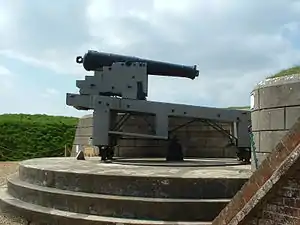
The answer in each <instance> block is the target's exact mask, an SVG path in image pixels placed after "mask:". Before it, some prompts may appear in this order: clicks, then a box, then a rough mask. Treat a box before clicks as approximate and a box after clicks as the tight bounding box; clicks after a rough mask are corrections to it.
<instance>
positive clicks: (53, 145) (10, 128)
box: [0, 114, 78, 161]
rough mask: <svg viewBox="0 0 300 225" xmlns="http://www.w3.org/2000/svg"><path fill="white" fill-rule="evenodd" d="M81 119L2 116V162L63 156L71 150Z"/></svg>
mask: <svg viewBox="0 0 300 225" xmlns="http://www.w3.org/2000/svg"><path fill="white" fill-rule="evenodd" d="M77 122H78V118H74V117H63V116H48V115H28V114H3V115H0V161H7V160H9V161H19V160H24V159H29V158H38V157H56V156H63V154H64V147H65V145H66V146H68V147H71V146H72V144H73V139H74V135H75V131H76V125H77Z"/></svg>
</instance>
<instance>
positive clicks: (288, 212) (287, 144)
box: [212, 118, 300, 225]
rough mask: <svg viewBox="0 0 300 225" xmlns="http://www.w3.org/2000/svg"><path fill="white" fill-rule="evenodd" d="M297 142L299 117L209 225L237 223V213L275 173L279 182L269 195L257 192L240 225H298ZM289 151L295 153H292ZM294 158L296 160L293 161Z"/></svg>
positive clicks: (299, 177) (299, 140)
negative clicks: (256, 197) (257, 200)
mask: <svg viewBox="0 0 300 225" xmlns="http://www.w3.org/2000/svg"><path fill="white" fill-rule="evenodd" d="M299 143H300V118H299V119H298V122H297V124H296V125H294V126H293V128H292V129H291V130H290V131H289V133H288V134H287V135H286V136H285V137H284V138H283V139H282V141H281V142H279V143H278V144H277V146H276V148H275V149H274V151H273V152H272V153H271V154H270V155H269V157H267V159H266V160H264V161H263V162H262V164H261V166H260V167H259V168H258V169H257V170H256V171H255V172H254V173H253V174H252V176H251V177H250V179H249V181H248V182H247V183H245V185H244V186H243V187H242V189H241V190H240V191H239V192H238V194H237V195H236V196H235V197H234V198H233V199H232V201H231V202H230V203H229V204H228V205H227V207H226V209H225V210H223V211H222V212H221V213H220V215H219V216H218V217H217V218H216V219H215V220H214V221H213V223H212V225H225V224H228V223H229V222H230V221H236V220H237V218H236V217H235V216H236V215H237V213H239V212H241V209H242V208H243V207H244V206H245V205H246V204H248V202H249V200H250V199H251V198H253V197H255V194H256V193H257V192H258V191H259V190H261V188H262V187H263V185H264V184H265V182H267V181H268V180H269V179H270V177H271V176H272V175H274V172H275V171H276V175H277V176H278V177H277V178H278V179H279V180H278V182H277V181H276V183H274V186H273V187H272V188H271V190H270V191H269V192H267V193H260V196H259V197H260V198H261V199H259V203H258V204H257V205H248V206H249V207H253V208H252V209H251V208H250V212H245V213H248V214H245V215H244V218H242V221H241V222H239V225H277V224H278V225H283V224H289V225H296V224H299V225H300V157H299V155H298V152H299V150H300V149H296V147H297V146H298V145H299ZM292 152H293V153H296V154H291V153H292ZM290 156H293V158H292V157H290ZM295 156H296V157H299V158H298V159H297V158H296V161H295V158H294V157H295ZM291 164H292V165H291ZM248 206H247V207H248ZM250 215H251V216H250Z"/></svg>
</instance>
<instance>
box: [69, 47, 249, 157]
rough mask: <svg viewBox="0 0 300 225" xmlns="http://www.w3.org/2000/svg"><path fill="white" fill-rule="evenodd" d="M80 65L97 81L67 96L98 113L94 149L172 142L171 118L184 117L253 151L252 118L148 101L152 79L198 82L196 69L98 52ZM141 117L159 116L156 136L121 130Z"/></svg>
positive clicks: (91, 80) (241, 113)
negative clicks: (129, 142)
mask: <svg viewBox="0 0 300 225" xmlns="http://www.w3.org/2000/svg"><path fill="white" fill-rule="evenodd" d="M76 62H77V63H79V64H82V65H83V67H84V69H85V70H87V71H93V72H94V76H86V77H85V80H77V81H76V86H77V87H78V88H79V94H72V93H67V98H66V101H67V105H69V106H73V107H75V108H76V109H78V110H93V137H92V141H93V145H94V146H98V147H99V148H102V147H108V146H109V147H113V146H115V145H116V144H117V143H118V139H119V138H122V137H125V136H126V137H135V138H147V139H164V140H169V138H170V137H171V136H172V133H173V132H174V130H176V129H172V130H170V128H169V122H168V121H169V118H170V117H185V118H190V122H189V123H192V122H193V121H199V120H200V121H204V122H206V123H207V124H209V125H211V126H212V127H214V128H215V129H217V130H219V131H220V132H223V133H224V134H226V135H227V136H228V139H229V140H230V143H232V144H233V145H235V146H236V147H237V149H239V150H242V151H244V150H245V149H250V136H249V133H248V126H249V125H250V124H251V121H250V120H251V119H250V112H247V111H244V110H235V109H222V108H214V107H202V106H191V105H184V104H171V103H163V102H155V101H148V100H147V96H148V75H154V76H169V77H181V78H189V79H195V78H196V77H198V76H199V71H198V70H197V67H196V66H185V65H178V64H171V63H166V62H159V61H153V60H148V59H142V58H137V57H130V56H123V55H117V54H110V53H103V52H97V51H88V52H87V53H86V54H85V55H84V56H83V57H82V56H78V57H77V58H76ZM141 114H146V115H152V116H154V118H155V123H154V127H153V132H152V133H147V134H146V133H132V132H123V131H122V126H123V124H124V123H125V122H126V120H127V119H128V118H129V116H130V115H141ZM120 115H122V116H121V118H120ZM118 118H120V119H118ZM216 121H223V122H229V123H231V124H232V129H231V132H227V131H225V130H223V129H222V127H220V126H218V124H217V123H216ZM184 125H185V124H182V125H181V127H182V126H184ZM247 160H249V157H248V159H247Z"/></svg>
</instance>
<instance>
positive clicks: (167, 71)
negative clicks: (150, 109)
mask: <svg viewBox="0 0 300 225" xmlns="http://www.w3.org/2000/svg"><path fill="white" fill-rule="evenodd" d="M76 62H77V63H82V64H83V67H84V69H85V70H87V71H97V70H99V69H101V68H103V67H104V66H112V65H113V63H118V62H122V63H125V65H130V64H132V63H146V64H147V74H149V75H159V76H172V77H186V78H190V79H195V78H196V77H198V76H199V71H198V70H197V66H196V65H194V66H185V65H179V64H173V63H166V62H160V61H154V60H149V59H143V58H138V57H132V56H125V55H118V54H112V53H104V52H98V51H92V50H89V51H88V52H87V53H86V54H85V55H84V56H83V57H82V56H77V57H76Z"/></svg>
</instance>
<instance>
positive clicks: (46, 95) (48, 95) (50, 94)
mask: <svg viewBox="0 0 300 225" xmlns="http://www.w3.org/2000/svg"><path fill="white" fill-rule="evenodd" d="M59 94H60V93H59V91H58V90H56V89H54V88H47V89H46V90H45V93H43V94H42V96H43V97H44V98H51V97H56V96H58V95H59Z"/></svg>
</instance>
